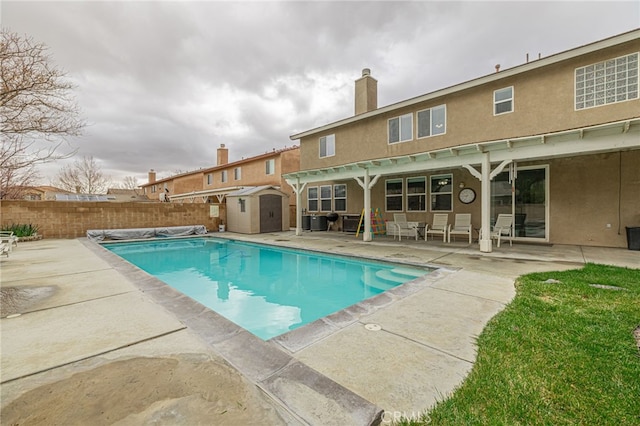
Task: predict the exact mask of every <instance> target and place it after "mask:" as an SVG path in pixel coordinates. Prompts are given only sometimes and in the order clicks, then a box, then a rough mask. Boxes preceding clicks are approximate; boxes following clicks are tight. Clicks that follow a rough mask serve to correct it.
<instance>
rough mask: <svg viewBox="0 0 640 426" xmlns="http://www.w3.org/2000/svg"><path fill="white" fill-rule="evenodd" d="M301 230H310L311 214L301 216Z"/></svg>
mask: <svg viewBox="0 0 640 426" xmlns="http://www.w3.org/2000/svg"><path fill="white" fill-rule="evenodd" d="M302 230H303V231H309V230H311V216H310V215H306V216H302Z"/></svg>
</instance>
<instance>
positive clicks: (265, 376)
mask: <svg viewBox="0 0 640 426" xmlns="http://www.w3.org/2000/svg"><path fill="white" fill-rule="evenodd" d="M207 237H208V238H218V239H233V240H238V241H243V240H242V239H236V238H232V237H226V236H219V235H215V236H212V235H202V236H188V237H178V238H180V239H183V238H207ZM172 239H173V238H172ZM162 240H163V241H164V240H166V238H163V239H162ZM79 241H80V242H81V243H82V244H83V245H84V246H85V247H87V248H88V249H89V250H91V251H92V252H93V253H94V254H96V255H98V256H99V257H100V258H101V259H103V260H104V261H106V262H107V263H108V264H109V265H110V266H111V267H113V268H114V269H115V270H116V271H117V272H119V273H120V274H121V275H122V276H124V277H125V278H126V279H128V280H129V281H130V282H131V283H132V284H133V285H134V286H135V287H136V288H137V289H138V290H139V291H140V292H142V293H144V294H145V295H147V296H148V297H149V298H150V299H151V300H152V301H153V302H155V303H157V304H158V305H160V306H162V307H163V308H164V309H166V310H167V311H169V312H171V313H172V314H173V315H174V316H175V317H176V318H177V319H178V320H179V321H180V322H181V323H183V324H184V325H185V326H187V327H188V328H189V329H191V330H192V331H193V332H194V333H196V334H197V335H198V336H199V337H200V338H201V339H202V340H203V341H205V342H206V343H207V344H208V345H209V346H211V347H212V348H213V349H214V350H215V351H216V352H217V353H218V354H219V355H221V356H222V357H223V358H224V359H225V360H226V361H227V362H229V363H230V364H231V365H232V366H234V367H235V368H236V369H237V370H238V371H239V372H240V373H241V374H243V375H244V376H245V377H246V378H247V379H248V380H250V381H251V382H252V383H254V384H255V385H256V386H257V387H258V388H259V389H261V390H262V391H263V392H264V393H265V394H267V395H268V396H269V397H270V398H271V399H273V400H274V401H275V402H276V403H278V404H279V405H280V406H281V407H283V408H284V409H285V410H286V411H287V412H289V413H290V414H291V415H292V416H293V417H294V418H296V419H297V420H299V421H300V422H302V423H305V424H307V423H311V424H312V423H313V418H314V416H313V415H311V416H309V415H308V412H310V411H315V410H314V409H313V408H310V407H307V406H304V407H301V406H300V403H299V399H298V398H292V388H293V389H294V390H293V393H294V394H295V387H296V386H298V385H299V384H302V385H304V386H305V387H307V388H309V389H311V390H312V391H313V392H314V394H315V395H316V396H320V398H319V401H320V402H319V403H320V404H322V403H323V401H329V402H330V403H331V404H332V405H333V406H335V405H336V404H337V405H338V406H339V407H341V409H342V410H343V411H344V413H343V416H344V415H346V416H347V417H350V418H351V419H352V420H353V421H354V424H367V425H375V424H380V422H381V421H382V416H383V414H384V410H383V409H382V408H380V407H378V406H376V405H375V404H373V403H371V402H370V401H368V400H366V399H364V398H363V397H361V396H359V395H357V394H355V393H354V392H353V391H351V390H349V389H347V388H345V387H344V386H342V385H340V384H338V383H336V382H335V381H333V380H332V379H330V378H328V377H326V376H325V375H323V374H321V373H319V372H318V371H316V370H314V369H312V368H311V367H309V366H307V365H306V364H304V363H303V362H301V361H299V360H297V359H296V358H295V357H294V356H293V354H294V353H295V352H297V351H299V350H301V349H303V348H305V347H307V346H310V345H312V344H313V343H315V342H317V341H319V340H322V339H324V338H326V337H328V336H330V335H332V334H333V333H336V332H338V331H340V330H341V329H344V328H346V327H348V326H350V325H352V324H354V323H356V322H358V321H359V320H360V318H361V317H363V316H365V315H370V314H372V313H374V312H375V311H377V310H379V309H381V308H385V307H388V306H390V305H391V304H393V303H394V302H396V301H399V300H402V299H404V298H406V297H409V296H411V295H414V294H415V293H417V292H419V291H421V290H423V289H425V288H426V287H429V286H430V285H432V284H434V283H435V282H437V281H438V280H440V279H442V278H443V277H444V276H446V275H448V274H449V273H451V272H454V271H455V270H456V269H457V268H451V269H448V268H442V267H437V266H435V265H430V264H424V263H421V264H417V263H411V262H401V261H394V262H389V261H384V260H380V259H376V258H372V257H366V256H352V255H348V254H347V255H345V254H340V255H339V256H342V257H352V258H356V259H363V260H373V261H376V262H383V263H391V264H399V265H406V266H417V267H420V268H423V269H424V268H429V269H432V271H431V272H430V273H428V274H426V275H424V276H422V277H419V278H417V279H414V280H411V281H409V282H407V283H404V284H401V285H399V286H396V287H393V288H391V289H389V290H386V291H385V292H383V293H381V294H378V295H376V296H373V297H371V298H368V299H365V300H363V301H361V302H358V303H356V304H354V305H351V306H349V307H347V308H345V309H342V310H340V311H338V312H336V313H333V314H331V315H328V316H326V317H323V318H320V319H318V320H315V321H313V322H311V323H309V324H306V325H304V326H302V327H299V328H297V329H295V330H292V331H290V332H288V333H285V334H282V335H279V336H276V337H273V338H271V339H269V340H267V341H265V340H262V339H261V338H259V337H257V336H255V335H254V334H252V333H250V332H249V331H247V330H245V329H244V328H242V327H240V326H239V325H237V324H235V323H233V322H232V321H230V320H228V319H226V318H225V317H223V316H222V315H220V314H218V313H216V312H215V311H213V310H211V309H209V308H207V307H206V306H204V305H202V304H200V303H199V302H197V301H195V300H194V299H191V298H190V297H188V296H186V295H184V294H182V293H181V292H179V291H178V290H175V289H173V288H172V287H170V286H169V285H168V284H166V283H164V282H163V281H161V280H159V279H157V278H155V277H153V276H152V275H150V274H148V273H147V272H145V271H143V270H142V269H140V268H138V267H137V266H135V265H133V264H131V263H130V262H128V261H126V260H125V259H123V258H121V257H120V256H118V255H117V254H115V253H113V252H111V251H109V250H108V249H106V248H105V247H102V243H110V242H116V243H117V242H124V241H103V242H94V241H90V240H89V239H87V238H79ZM133 241H134V240H128V241H126V242H133ZM135 241H149V240H135ZM257 244H264V245H268V246H273V247H285V248H292V249H299V248H298V247H291V246H288V245H286V244H282V245H280V244H267V243H262V242H261V243H257ZM302 250H306V251H310V252H318V253H324V252H322V251H321V250H309V249H306V248H305V249H302ZM306 403H309V404H314V403H316V401H305V404H306Z"/></svg>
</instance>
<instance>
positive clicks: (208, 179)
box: [207, 173, 213, 185]
mask: <svg viewBox="0 0 640 426" xmlns="http://www.w3.org/2000/svg"><path fill="white" fill-rule="evenodd" d="M212 183H213V175H212V174H211V173H209V174H207V185H211V184H212Z"/></svg>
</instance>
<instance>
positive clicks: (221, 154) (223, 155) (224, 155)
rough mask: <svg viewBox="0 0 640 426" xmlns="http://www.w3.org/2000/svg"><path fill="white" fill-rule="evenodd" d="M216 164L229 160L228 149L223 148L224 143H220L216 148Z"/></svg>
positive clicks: (223, 163)
mask: <svg viewBox="0 0 640 426" xmlns="http://www.w3.org/2000/svg"><path fill="white" fill-rule="evenodd" d="M217 159H218V164H217V165H218V166H222V165H225V164H227V163H228V162H229V150H228V149H227V148H225V146H224V144H223V143H221V144H220V148H218V155H217Z"/></svg>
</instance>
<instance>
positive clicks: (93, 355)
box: [0, 232, 640, 425]
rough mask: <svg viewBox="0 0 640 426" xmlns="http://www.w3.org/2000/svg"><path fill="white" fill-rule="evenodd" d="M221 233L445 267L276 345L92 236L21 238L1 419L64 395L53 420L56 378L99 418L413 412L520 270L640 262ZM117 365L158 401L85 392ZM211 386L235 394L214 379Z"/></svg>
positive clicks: (372, 416)
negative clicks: (82, 392)
mask: <svg viewBox="0 0 640 426" xmlns="http://www.w3.org/2000/svg"><path fill="white" fill-rule="evenodd" d="M213 236H219V237H228V238H236V239H242V240H248V241H257V242H266V243H269V244H275V245H280V246H286V247H294V248H304V249H311V250H319V251H330V252H332V253H337V254H346V255H350V256H363V257H370V258H377V259H383V260H387V261H393V262H399V263H406V264H411V265H420V266H425V265H429V266H433V267H436V268H438V269H437V270H436V272H434V273H432V274H429V275H427V276H426V277H425V278H421V279H419V280H416V281H413V282H411V283H408V284H405V285H403V286H400V287H397V288H395V289H393V290H390V291H388V292H386V293H384V294H382V295H379V296H376V297H374V298H372V299H369V300H367V301H364V302H361V303H359V304H357V305H354V306H353V307H350V308H348V309H345V310H343V311H340V312H338V313H336V314H333V315H331V316H329V317H327V318H324V319H321V320H318V321H316V322H314V323H312V324H309V325H307V326H305V327H302V328H299V329H297V330H294V331H293V332H290V333H287V334H285V335H282V336H279V337H277V338H275V339H272V340H270V341H268V342H264V341H262V340H260V339H258V338H257V337H255V336H253V335H252V334H250V333H248V332H246V331H244V330H242V329H240V328H239V327H237V326H236V325H235V324H233V323H231V322H230V321H228V320H226V319H224V318H222V317H221V316H219V315H217V314H215V313H213V312H211V311H210V310H208V309H206V308H204V307H202V306H201V305H199V304H197V303H196V302H194V301H192V300H191V299H189V298H188V297H186V296H183V295H181V294H180V293H178V292H176V291H174V290H172V289H171V288H169V287H168V286H165V285H164V284H162V283H161V282H159V281H158V280H156V279H155V278H152V277H149V276H148V275H147V274H146V273H144V272H142V271H140V270H138V269H137V268H135V267H133V266H131V265H130V264H128V263H127V262H124V261H123V260H121V259H120V258H118V257H117V256H115V255H113V254H111V253H109V252H107V251H105V250H104V249H103V248H101V247H99V246H97V245H95V244H93V243H90V242H88V241H86V240H84V239H80V240H43V241H38V242H29V243H22V244H20V245H19V247H18V248H17V249H15V250H14V252H13V253H11V255H10V257H9V258H5V257H3V258H2V259H1V260H0V262H1V265H0V266H1V273H2V282H1V283H2V290H3V293H2V294H3V310H2V320H1V321H0V330H1V333H2V334H1V339H2V347H1V349H2V353H1V356H2V359H1V365H0V367H1V382H2V389H1V393H2V395H1V396H2V410H3V420H2V423H3V424H5V421H6V419H7V416H6V414H7V413H10V414H12V415H13V414H15V416H14V417H11V418H15V419H21V420H22V421H23V422H24V421H25V420H32V421H33V420H34V419H35V418H34V417H33V416H37V414H38V413H37V411H38V410H36V413H35V414H34V412H33V406H32V405H28V404H26V402H31V403H33V401H39V404H40V405H38V407H40V408H39V410H40V411H46V410H53V409H54V408H55V407H57V411H58V412H56V413H53V414H52V413H49V414H50V417H49V420H51V419H52V418H54V417H52V416H53V415H54V414H55V415H58V416H61V415H62V414H63V413H60V412H59V411H64V407H65V405H64V404H61V402H60V401H59V400H55V399H54V400H51V397H50V396H49V397H48V398H49V399H47V397H46V395H51V394H52V392H51V391H52V390H53V394H55V392H56V389H57V390H62V389H65V390H66V391H65V392H67V393H66V394H64V393H63V395H66V398H67V399H69V400H71V401H74V405H73V407H74V408H73V410H76V411H78V410H81V408H82V403H80V402H79V401H84V400H86V401H84V402H85V403H86V405H87V407H84V408H85V409H84V413H85V415H86V417H85V418H83V419H82V420H84V421H90V422H91V423H97V424H101V423H104V424H111V423H114V422H116V421H120V422H123V424H126V423H139V422H144V421H152V420H153V419H156V420H157V419H158V418H163V419H164V420H165V421H166V422H167V423H173V424H180V423H182V424H198V423H206V424H209V423H212V422H213V423H217V424H239V423H242V424H323V425H324V424H341V425H345V424H354V425H362V424H370V423H375V422H379V421H381V420H382V421H387V420H389V419H392V418H394V417H397V416H398V415H400V414H404V415H406V416H411V415H413V414H417V413H419V412H421V411H423V410H425V409H427V408H429V407H430V406H431V405H433V403H434V402H436V401H437V400H439V399H442V398H445V397H446V396H447V395H448V394H450V392H452V391H453V390H454V389H455V387H456V386H459V385H460V384H461V382H462V381H463V379H464V378H465V377H466V375H467V374H468V373H469V371H470V369H471V367H472V365H473V362H474V360H475V349H476V348H475V338H476V337H477V336H478V334H479V333H480V332H481V331H482V329H483V327H484V326H485V325H486V323H487V321H488V320H489V319H490V318H491V317H493V316H494V315H495V314H496V313H498V312H499V311H500V310H501V309H502V308H503V307H504V306H505V305H506V304H507V303H509V301H510V300H511V299H512V298H513V296H514V294H515V292H514V285H513V283H514V280H515V278H516V277H517V276H519V275H522V274H525V273H529V272H536V271H552V270H565V269H572V268H577V267H580V266H581V265H583V264H584V263H585V262H594V263H605V264H612V265H618V266H626V267H633V268H640V252H637V251H636V252H634V251H629V250H623V249H604V248H593V247H577V246H536V245H524V244H514V245H513V246H512V247H510V246H509V245H508V244H506V245H505V244H503V246H502V247H501V248H500V249H496V250H495V251H494V252H493V253H489V254H482V253H480V252H479V251H478V250H477V245H472V246H469V245H468V244H462V243H452V244H442V243H437V242H431V241H429V242H428V243H425V242H424V241H419V242H416V241H411V240H403V241H402V242H401V243H398V242H397V241H394V240H392V239H391V238H390V237H379V238H376V239H375V240H374V241H373V242H370V243H363V242H362V241H361V240H359V239H356V238H355V237H354V236H353V235H352V234H344V233H338V232H315V233H305V234H304V235H303V236H301V237H296V236H295V235H294V234H293V232H283V233H277V234H263V235H256V236H253V235H252V236H243V235H237V234H230V233H225V234H214V235H213ZM7 297H9V298H10V300H9V299H8V298H7ZM5 302H7V303H5ZM8 302H10V303H8ZM12 314H20V315H19V316H14V315H12ZM140 359H144V360H146V361H145V363H144V365H148V366H151V365H154V364H153V362H156V361H158V360H162V361H163V362H164V361H167V362H168V360H170V361H171V362H172V363H173V364H171V365H175V366H177V367H176V368H178V367H180V369H177V370H175V371H176V373H175V374H178V373H177V372H179V374H178V375H182V376H183V377H186V378H189V380H188V381H189V383H190V386H183V387H181V388H180V389H181V391H180V392H177V393H176V392H175V389H176V384H175V382H172V381H168V382H167V381H166V377H167V376H168V375H169V373H168V371H171V374H172V375H173V374H174V370H171V369H168V368H167V367H166V366H165V367H163V368H162V369H160V370H159V371H153V370H151V371H150V370H140V366H139V364H136V363H135V361H137V360H140ZM163 365H164V364H163ZM204 366H206V367H207V368H204ZM108 368H111V369H116V368H117V370H114V374H113V375H108V374H107V377H123V375H124V376H126V377H129V378H130V380H129V381H128V382H127V383H141V384H140V386H141V387H142V389H140V388H135V389H131V390H130V391H128V392H129V394H128V397H129V398H131V399H134V400H135V399H137V398H139V399H140V400H142V399H144V401H143V402H141V403H140V404H138V405H135V404H134V405H131V404H130V405H127V404H124V405H122V404H120V406H122V407H123V408H122V410H120V411H119V412H114V411H113V409H112V410H111V412H108V413H107V414H105V413H100V410H95V405H96V404H98V405H100V404H101V405H102V406H103V407H104V406H105V405H106V406H110V404H109V403H108V401H112V400H114V398H116V395H118V394H121V393H123V392H122V389H129V388H128V387H126V386H128V385H123V384H122V383H118V385H117V388H113V389H109V387H108V386H107V387H106V388H105V389H103V391H102V392H103V393H102V394H99V395H97V394H96V395H94V396H93V399H91V398H89V399H87V398H82V397H81V396H79V395H76V394H74V393H73V392H74V389H80V388H78V386H77V385H78V383H79V381H80V382H82V381H83V380H84V382H86V381H87V380H90V378H91V377H103V376H104V375H105V374H106V373H107V371H106V369H108ZM148 368H151V367H148ZM116 372H117V374H115V373H116ZM83 374H84V375H85V376H82V375H83ZM154 378H155V379H154ZM74 380H75V382H74ZM84 382H82V383H84ZM182 382H183V383H186V382H187V380H186V379H185V380H183V381H182ZM72 384H73V385H75V387H74V386H70V385H72ZM209 384H210V386H211V388H212V389H219V390H220V392H219V393H218V394H216V393H215V392H213V391H209V393H207V391H205V392H203V391H202V389H201V386H204V388H208V386H209ZM114 386H115V385H114ZM123 386H124V387H123ZM145 386H146V387H148V389H147V388H146V387H145ZM165 388H167V389H168V390H167V391H166V392H164V393H163V392H162V389H165ZM149 389H155V390H156V393H158V396H157V397H156V398H155V399H154V398H149V397H148V395H147V394H146V393H145V392H146V391H149ZM169 390H171V391H169ZM45 391H46V392H49V393H43V392H45ZM172 392H173V393H172ZM125 393H126V392H125ZM43 395H44V396H43ZM139 395H146V396H145V398H146V399H145V398H142V397H141V396H139ZM203 395H204V396H203ZM225 395H227V396H225ZM47 402H49V403H50V404H49V405H47ZM20 407H23V408H22V411H23V412H22V413H21V408H20ZM24 407H31V408H30V409H29V410H28V411H27V409H26V408H24ZM70 410H71V409H70ZM92 410H94V411H92ZM382 410H385V412H384V414H383V413H382ZM54 411H55V410H54ZM103 411H104V410H103ZM21 414H22V415H23V416H22V417H21V416H20V415H21ZM27 416H32V417H27ZM109 416H111V417H109ZM163 416H164V417H163ZM58 418H61V419H64V420H65V421H66V423H69V422H71V423H73V420H74V419H73V418H71V419H69V418H64V417H58ZM75 420H76V423H83V421H78V420H80V419H77V418H76V419H75Z"/></svg>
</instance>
